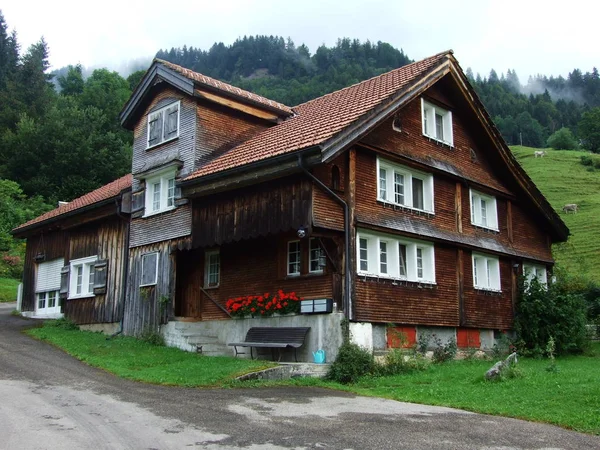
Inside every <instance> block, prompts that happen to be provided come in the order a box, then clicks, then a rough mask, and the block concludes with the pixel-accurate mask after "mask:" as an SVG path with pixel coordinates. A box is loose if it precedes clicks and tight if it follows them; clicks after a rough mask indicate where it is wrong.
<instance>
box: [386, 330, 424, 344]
mask: <svg viewBox="0 0 600 450" xmlns="http://www.w3.org/2000/svg"><path fill="white" fill-rule="evenodd" d="M416 343H417V328H416V327H388V329H387V346H388V348H400V347H402V348H410V347H412V346H413V345H415V344H416Z"/></svg>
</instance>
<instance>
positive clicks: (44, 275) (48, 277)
mask: <svg viewBox="0 0 600 450" xmlns="http://www.w3.org/2000/svg"><path fill="white" fill-rule="evenodd" d="M64 265H65V261H64V259H62V258H60V259H54V260H52V261H47V262H43V263H40V264H38V271H37V283H36V287H35V290H36V292H47V291H58V290H59V289H60V270H61V269H62V267H63V266H64Z"/></svg>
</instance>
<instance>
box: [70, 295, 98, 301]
mask: <svg viewBox="0 0 600 450" xmlns="http://www.w3.org/2000/svg"><path fill="white" fill-rule="evenodd" d="M95 296H96V295H95V294H94V293H91V294H79V295H73V296H70V297H67V300H77V299H78V298H93V297H95Z"/></svg>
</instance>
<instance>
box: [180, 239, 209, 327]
mask: <svg viewBox="0 0 600 450" xmlns="http://www.w3.org/2000/svg"><path fill="white" fill-rule="evenodd" d="M202 255H203V252H202V251H201V250H183V251H179V252H177V262H176V264H177V265H176V267H177V278H176V283H175V315H176V316H178V317H190V318H196V319H201V318H202V301H203V300H202V297H203V295H202V293H201V291H200V289H199V286H202V282H203V259H202Z"/></svg>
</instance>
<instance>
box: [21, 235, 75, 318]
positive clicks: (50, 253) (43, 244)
mask: <svg viewBox="0 0 600 450" xmlns="http://www.w3.org/2000/svg"><path fill="white" fill-rule="evenodd" d="M68 239H69V238H68V234H67V233H65V232H64V231H58V230H57V231H48V232H45V233H42V234H38V235H37V236H30V237H28V238H27V247H26V248H25V266H24V268H23V302H22V306H21V308H22V310H23V311H35V282H36V273H37V272H36V269H37V264H36V262H35V256H36V255H37V254H43V255H44V256H45V261H51V260H53V259H57V258H63V259H67V258H68V249H69V247H68V246H69V240H68Z"/></svg>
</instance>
